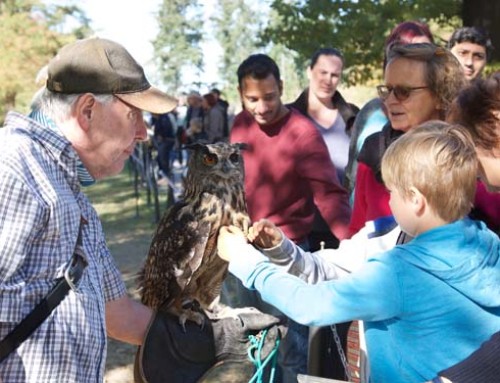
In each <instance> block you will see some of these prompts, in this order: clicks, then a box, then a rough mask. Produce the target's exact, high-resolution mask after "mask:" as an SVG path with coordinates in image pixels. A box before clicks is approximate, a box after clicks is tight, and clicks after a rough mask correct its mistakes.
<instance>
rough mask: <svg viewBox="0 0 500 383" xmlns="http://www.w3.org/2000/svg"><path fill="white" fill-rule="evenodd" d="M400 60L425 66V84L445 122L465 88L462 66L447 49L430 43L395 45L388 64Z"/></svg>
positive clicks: (390, 52) (389, 54) (389, 55)
mask: <svg viewBox="0 0 500 383" xmlns="http://www.w3.org/2000/svg"><path fill="white" fill-rule="evenodd" d="M398 58H405V59H408V60H414V61H420V62H423V63H424V64H425V67H426V68H425V84H426V85H427V86H428V87H429V90H430V91H431V92H432V93H433V94H434V95H435V96H436V97H437V99H438V100H439V104H440V105H441V109H440V111H441V114H442V115H441V116H440V118H442V119H443V120H444V118H445V116H446V112H447V111H448V108H449V107H450V104H451V102H452V101H453V99H454V98H455V97H456V96H457V94H458V92H459V91H460V90H461V89H462V88H463V87H464V86H465V84H466V81H465V77H464V72H463V69H462V65H460V63H459V62H458V60H457V58H456V57H455V56H454V55H453V54H452V53H451V52H450V51H449V50H447V49H445V48H442V47H440V46H437V45H435V44H429V43H415V44H406V45H395V46H393V47H392V48H391V50H390V51H389V53H388V63H390V62H391V61H392V60H396V59H398Z"/></svg>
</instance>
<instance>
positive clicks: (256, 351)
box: [248, 329, 280, 383]
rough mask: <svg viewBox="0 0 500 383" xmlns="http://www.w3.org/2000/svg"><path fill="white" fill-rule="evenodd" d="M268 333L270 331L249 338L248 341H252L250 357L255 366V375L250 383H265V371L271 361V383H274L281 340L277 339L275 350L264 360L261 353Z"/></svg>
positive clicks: (249, 350) (249, 349)
mask: <svg viewBox="0 0 500 383" xmlns="http://www.w3.org/2000/svg"><path fill="white" fill-rule="evenodd" d="M267 331H268V330H267V329H266V330H262V331H261V332H260V333H258V334H257V335H249V336H248V340H249V341H250V347H249V348H248V357H249V358H250V360H251V361H252V363H253V365H254V366H255V373H254V375H253V377H252V379H250V381H249V382H248V383H264V382H263V381H262V379H263V378H264V369H265V368H266V366H267V364H268V363H269V362H270V361H271V362H272V367H271V374H270V376H269V383H272V382H273V381H274V375H275V372H276V363H277V360H278V358H277V356H278V348H279V345H280V340H279V338H277V339H276V343H275V345H274V347H273V349H272V350H271V352H270V353H269V355H268V356H267V358H266V359H265V360H262V358H261V352H262V348H263V347H264V343H265V341H266V335H267Z"/></svg>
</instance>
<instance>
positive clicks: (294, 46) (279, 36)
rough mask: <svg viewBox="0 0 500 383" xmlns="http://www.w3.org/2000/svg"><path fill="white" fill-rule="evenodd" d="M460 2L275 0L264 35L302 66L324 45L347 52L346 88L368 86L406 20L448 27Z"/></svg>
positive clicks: (443, 0) (432, 0)
mask: <svg viewBox="0 0 500 383" xmlns="http://www.w3.org/2000/svg"><path fill="white" fill-rule="evenodd" d="M461 4H462V0H441V1H435V0H418V1H417V0H358V1H346V0H313V1H303V0H273V1H272V4H271V7H272V9H273V10H274V12H276V14H277V18H276V20H275V21H274V22H273V23H270V24H269V25H268V27H267V28H266V29H265V30H264V31H263V33H262V34H261V35H260V39H261V41H262V42H264V43H265V42H267V41H273V42H275V43H278V44H283V45H285V46H286V47H287V48H289V49H291V50H293V51H295V52H297V53H298V60H299V61H301V62H304V61H305V60H307V58H309V57H310V56H311V55H312V53H313V52H314V51H315V50H316V49H318V48H320V47H326V46H333V47H336V48H339V49H341V50H342V51H343V53H344V55H345V58H346V68H347V71H346V73H345V75H346V81H347V83H348V84H359V83H364V82H366V81H367V80H370V79H372V78H374V77H376V75H377V73H378V74H379V73H380V67H381V63H382V57H383V50H382V49H383V46H384V41H385V38H386V36H387V34H388V33H389V31H390V30H391V29H392V28H393V27H394V26H395V25H396V24H398V23H400V22H402V21H404V20H421V21H424V22H431V21H432V22H433V23H435V24H436V25H438V26H443V25H446V24H449V23H450V21H451V20H453V18H454V17H456V16H457V15H458V14H459V13H460V9H461V8H460V7H461Z"/></svg>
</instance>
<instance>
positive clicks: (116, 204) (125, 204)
mask: <svg viewBox="0 0 500 383" xmlns="http://www.w3.org/2000/svg"><path fill="white" fill-rule="evenodd" d="M84 192H85V194H86V195H87V196H88V198H89V200H90V201H91V202H92V205H93V206H94V207H95V209H96V210H97V213H98V215H99V217H100V219H101V222H102V226H103V229H104V234H105V236H106V242H107V244H108V247H109V249H110V251H111V254H112V255H113V257H114V259H115V260H116V263H117V265H118V268H119V269H120V271H121V272H122V274H123V277H124V280H125V282H126V284H127V288H128V289H129V292H130V293H131V294H132V295H134V294H135V291H134V290H135V289H134V287H135V279H134V278H135V275H136V273H137V272H138V271H139V269H140V267H141V265H142V262H143V261H144V259H145V257H146V255H147V252H148V250H149V245H150V243H151V239H152V236H153V234H154V231H155V229H156V226H157V223H156V222H155V219H154V216H155V215H154V208H153V204H152V203H151V204H149V205H148V202H147V194H146V190H145V189H144V188H140V190H139V196H138V198H136V196H135V193H134V179H133V174H132V171H131V170H130V169H129V168H128V167H126V168H125V169H124V171H123V172H122V173H120V174H119V175H117V176H115V177H111V178H108V179H105V180H102V181H99V182H97V183H96V184H95V185H93V186H91V187H89V188H86V189H85V190H84ZM160 203H161V206H162V207H163V208H164V207H165V206H166V196H164V195H161V196H160Z"/></svg>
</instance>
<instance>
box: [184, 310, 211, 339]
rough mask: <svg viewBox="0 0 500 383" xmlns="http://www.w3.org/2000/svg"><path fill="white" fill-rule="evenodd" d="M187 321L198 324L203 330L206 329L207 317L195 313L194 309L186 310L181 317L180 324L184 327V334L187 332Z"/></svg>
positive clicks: (197, 312)
mask: <svg viewBox="0 0 500 383" xmlns="http://www.w3.org/2000/svg"><path fill="white" fill-rule="evenodd" d="M187 320H190V321H191V322H194V323H196V324H198V325H199V326H200V327H201V329H202V330H203V328H204V327H205V316H204V315H203V314H202V313H201V312H199V311H195V310H193V309H184V310H182V313H181V314H180V315H179V324H180V325H181V326H182V330H183V331H184V333H185V332H186V321H187Z"/></svg>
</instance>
